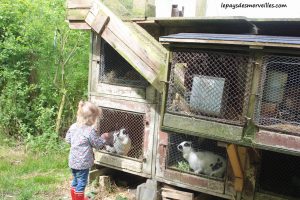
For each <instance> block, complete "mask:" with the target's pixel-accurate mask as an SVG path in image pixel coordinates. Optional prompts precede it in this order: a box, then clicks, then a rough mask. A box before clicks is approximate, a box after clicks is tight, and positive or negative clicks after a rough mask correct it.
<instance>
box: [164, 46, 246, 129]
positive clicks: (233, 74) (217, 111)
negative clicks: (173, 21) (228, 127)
mask: <svg viewBox="0 0 300 200" xmlns="http://www.w3.org/2000/svg"><path fill="white" fill-rule="evenodd" d="M248 63H249V56H248V55H242V54H237V53H224V52H211V51H186V50H177V51H175V52H174V53H173V57H172V65H171V74H170V85H169V93H168V102H167V111H168V112H171V113H180V114H183V115H191V116H199V117H213V118H214V119H218V120H221V121H227V122H231V123H235V124H242V123H243V122H244V116H245V113H246V108H247V104H248V97H249V90H250V89H249V86H250V80H251V79H250V78H251V76H252V68H251V67H248Z"/></svg>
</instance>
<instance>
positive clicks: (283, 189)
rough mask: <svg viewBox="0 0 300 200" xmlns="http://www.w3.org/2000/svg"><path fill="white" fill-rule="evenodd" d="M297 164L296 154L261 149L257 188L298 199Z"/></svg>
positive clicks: (299, 183) (299, 179)
mask: <svg viewBox="0 0 300 200" xmlns="http://www.w3.org/2000/svg"><path fill="white" fill-rule="evenodd" d="M299 166H300V159H299V157H298V156H291V155H286V154H281V153H276V152H271V151H263V152H262V163H261V172H260V178H259V189H260V190H261V191H265V192H272V193H276V194H281V195H285V196H290V197H294V198H295V199H299V198H300V168H299ZM288 199H290V198H288Z"/></svg>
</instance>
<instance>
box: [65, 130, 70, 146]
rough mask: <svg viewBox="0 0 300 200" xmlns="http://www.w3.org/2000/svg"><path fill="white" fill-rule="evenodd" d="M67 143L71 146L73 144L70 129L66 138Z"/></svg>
mask: <svg viewBox="0 0 300 200" xmlns="http://www.w3.org/2000/svg"><path fill="white" fill-rule="evenodd" d="M65 141H66V142H67V143H69V144H71V131H70V129H69V130H68V132H67V134H66V138H65Z"/></svg>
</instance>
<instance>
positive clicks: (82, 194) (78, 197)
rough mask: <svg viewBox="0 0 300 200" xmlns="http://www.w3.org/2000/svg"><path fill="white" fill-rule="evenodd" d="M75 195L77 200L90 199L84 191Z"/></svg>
mask: <svg viewBox="0 0 300 200" xmlns="http://www.w3.org/2000/svg"><path fill="white" fill-rule="evenodd" d="M75 196H76V200H89V199H88V198H87V197H85V196H84V193H83V192H76V193H75Z"/></svg>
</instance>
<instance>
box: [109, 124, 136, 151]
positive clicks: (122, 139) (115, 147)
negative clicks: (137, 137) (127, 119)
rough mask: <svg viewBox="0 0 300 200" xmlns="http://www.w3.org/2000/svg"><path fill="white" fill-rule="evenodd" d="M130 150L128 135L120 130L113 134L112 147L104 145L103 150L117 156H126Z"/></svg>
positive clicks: (123, 130) (123, 129)
mask: <svg viewBox="0 0 300 200" xmlns="http://www.w3.org/2000/svg"><path fill="white" fill-rule="evenodd" d="M130 148H131V139H130V138H129V134H128V133H127V131H126V130H125V128H122V129H120V130H118V131H114V132H113V144H112V146H110V145H106V146H105V149H106V150H107V151H108V152H111V153H117V154H119V155H125V156H127V154H128V152H129V151H130Z"/></svg>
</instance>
